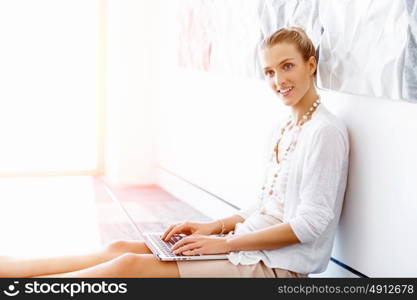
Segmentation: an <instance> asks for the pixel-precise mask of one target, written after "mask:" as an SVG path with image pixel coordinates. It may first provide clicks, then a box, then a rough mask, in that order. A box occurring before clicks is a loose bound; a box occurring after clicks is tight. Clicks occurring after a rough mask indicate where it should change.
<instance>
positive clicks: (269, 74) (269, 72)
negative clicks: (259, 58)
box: [265, 70, 274, 77]
mask: <svg viewBox="0 0 417 300" xmlns="http://www.w3.org/2000/svg"><path fill="white" fill-rule="evenodd" d="M272 75H274V71H271V70H269V71H266V72H265V76H267V77H271V76H272Z"/></svg>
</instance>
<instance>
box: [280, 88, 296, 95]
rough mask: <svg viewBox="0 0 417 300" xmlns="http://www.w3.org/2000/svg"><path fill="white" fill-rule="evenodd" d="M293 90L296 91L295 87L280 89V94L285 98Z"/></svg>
mask: <svg viewBox="0 0 417 300" xmlns="http://www.w3.org/2000/svg"><path fill="white" fill-rule="evenodd" d="M293 89H294V87H293V86H292V87H289V88H285V89H280V90H279V93H280V94H281V95H283V96H287V95H288V94H289V93H290V92H291V91H292V90H293Z"/></svg>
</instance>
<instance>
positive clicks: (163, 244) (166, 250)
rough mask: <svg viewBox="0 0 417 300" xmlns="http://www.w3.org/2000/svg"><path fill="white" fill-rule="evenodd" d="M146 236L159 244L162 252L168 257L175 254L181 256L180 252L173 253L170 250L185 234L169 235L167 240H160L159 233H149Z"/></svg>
mask: <svg viewBox="0 0 417 300" xmlns="http://www.w3.org/2000/svg"><path fill="white" fill-rule="evenodd" d="M148 237H149V238H150V239H152V241H153V242H155V244H157V245H158V246H159V248H160V249H161V250H162V252H163V253H164V254H165V255H166V256H169V257H175V256H182V255H181V254H178V255H175V254H174V253H172V252H171V247H172V246H173V245H174V244H175V243H176V242H178V241H179V240H181V239H182V238H183V237H185V235H174V236H172V237H171V239H170V240H169V241H168V242H165V241H163V240H161V237H160V235H159V234H150V235H148Z"/></svg>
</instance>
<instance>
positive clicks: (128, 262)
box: [114, 253, 142, 269]
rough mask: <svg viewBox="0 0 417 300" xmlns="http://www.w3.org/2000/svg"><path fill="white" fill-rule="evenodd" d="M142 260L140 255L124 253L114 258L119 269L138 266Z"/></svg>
mask: <svg viewBox="0 0 417 300" xmlns="http://www.w3.org/2000/svg"><path fill="white" fill-rule="evenodd" d="M141 262H142V257H141V255H138V254H133V253H125V254H122V255H120V256H119V257H117V258H115V259H114V263H115V264H116V265H117V266H118V267H120V268H121V269H126V268H129V267H133V266H138V265H140V264H141Z"/></svg>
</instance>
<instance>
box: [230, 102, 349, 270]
mask: <svg viewBox="0 0 417 300" xmlns="http://www.w3.org/2000/svg"><path fill="white" fill-rule="evenodd" d="M281 125H282V122H281V123H280V124H279V126H278V127H277V128H276V129H275V130H274V131H273V133H272V139H271V143H270V147H269V153H268V155H269V156H270V155H271V151H272V149H273V147H274V145H275V143H276V139H277V136H278V130H279V128H280V127H281ZM348 160H349V136H348V131H347V129H346V127H345V125H344V124H343V122H342V121H341V120H340V119H338V118H337V117H336V116H335V115H333V114H332V113H331V112H330V111H328V110H327V108H326V107H325V106H324V105H323V103H321V104H320V105H319V107H318V108H317V110H316V111H315V112H314V114H313V115H312V118H311V120H310V121H308V122H307V123H305V124H304V125H303V128H302V131H301V133H300V136H299V138H298V142H297V146H296V149H295V150H294V153H293V155H292V157H291V160H290V164H289V168H290V170H289V177H288V182H287V189H286V192H285V199H284V218H283V222H284V223H289V224H290V226H291V228H292V230H293V231H294V233H295V235H296V236H297V238H298V239H299V240H300V241H301V243H299V244H295V245H291V246H287V247H283V248H279V249H273V250H263V251H241V253H238V252H234V253H231V254H230V255H229V260H230V261H231V262H232V263H235V264H236V263H242V264H245V262H244V261H245V259H242V258H243V256H244V255H245V254H248V255H249V256H252V257H253V255H255V256H258V257H259V259H258V260H263V261H264V263H265V264H266V265H267V266H268V267H270V268H282V269H287V270H291V271H294V272H297V273H302V274H310V273H319V272H323V271H325V270H326V268H327V265H328V263H329V259H330V254H331V251H332V247H333V241H334V237H335V233H336V229H337V224H338V222H339V217H340V213H341V209H342V204H343V199H344V194H345V189H346V183H347V175H348V167H349V165H348ZM258 208H259V201H258V203H257V204H256V205H255V206H252V207H250V208H248V209H245V210H241V211H239V212H238V213H237V214H239V215H240V216H242V217H243V218H245V220H248V223H250V218H249V219H248V217H249V216H251V218H252V219H253V218H254V214H256V213H258ZM255 218H256V217H255ZM239 227H240V230H238V233H239V232H242V233H243V232H245V231H247V230H249V231H250V230H253V228H252V229H251V228H250V225H248V226H246V227H247V228H244V227H245V222H244V223H242V224H237V229H239ZM245 252H246V253H245Z"/></svg>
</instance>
